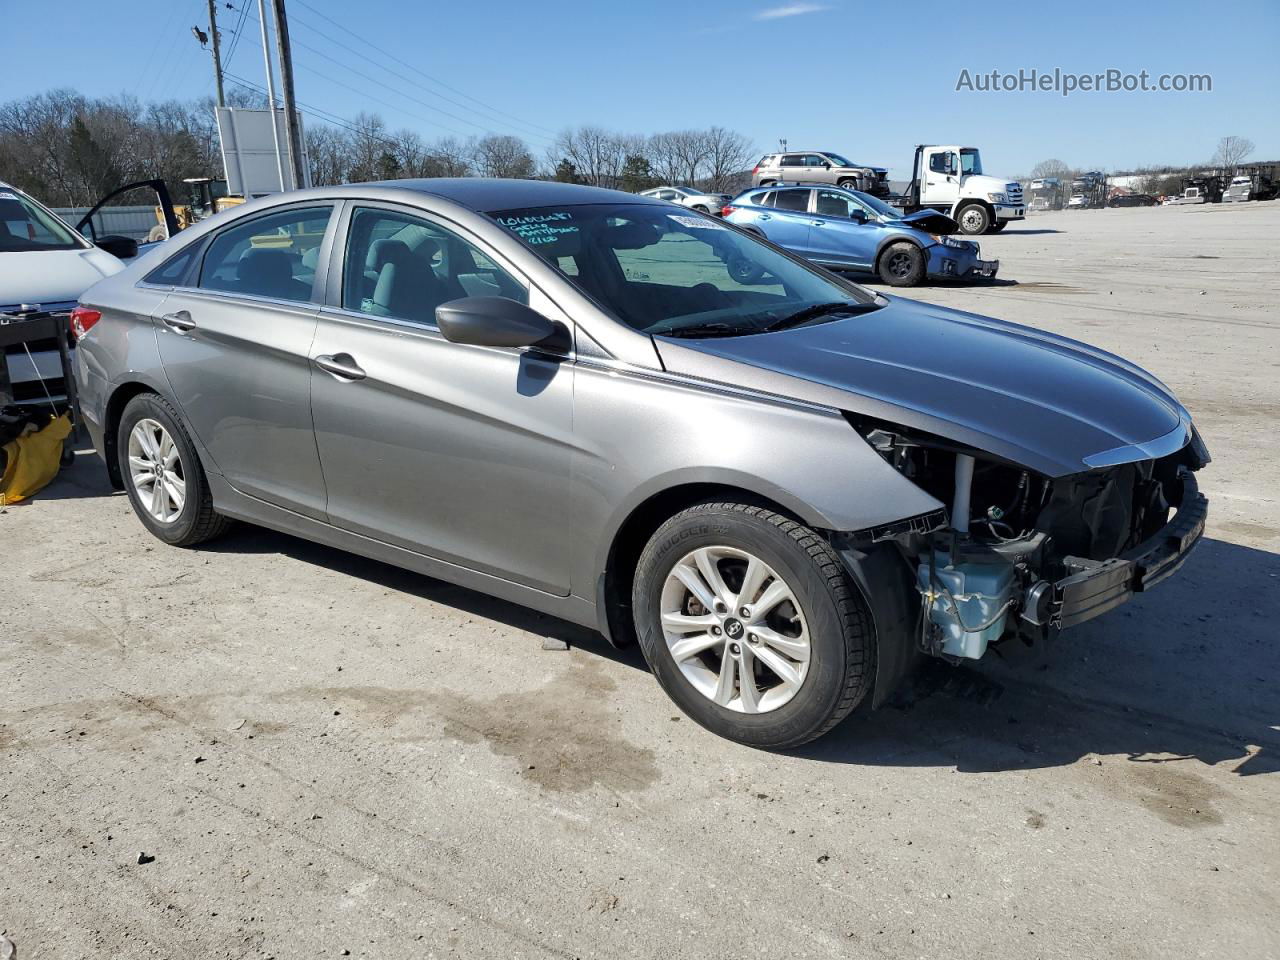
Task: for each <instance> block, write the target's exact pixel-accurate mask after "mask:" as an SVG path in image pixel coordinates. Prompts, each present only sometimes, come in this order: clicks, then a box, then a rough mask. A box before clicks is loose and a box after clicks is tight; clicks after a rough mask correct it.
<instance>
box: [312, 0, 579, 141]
mask: <svg viewBox="0 0 1280 960" xmlns="http://www.w3.org/2000/svg"><path fill="white" fill-rule="evenodd" d="M296 2H297V3H298V4H299V5H301V6H304V7H306V8H307V9H308V10H310V11H311V12H312V13H314V14H315V15H316V16H318V17H320V18H321V19H323V20H327V21H328V22H329V23H331V24H333V25H334V26H335V27H337V28H338V29H339V30H341V31H343V32H344V33H347V34H349V35H351V36H352V37H354V38H355V39H357V40H359V41H360V42H361V43H363V44H365V45H366V46H368V47H370V48H372V49H374V50H376V51H378V53H380V54H382V55H383V56H384V57H390V58H391V59H392V60H394V61H395V62H396V63H398V64H400V65H401V66H402V67H407V68H408V69H410V70H412V71H413V72H414V73H416V74H418V75H419V76H423V77H426V78H427V79H428V80H430V81H431V82H432V83H436V84H439V85H440V86H442V87H444V88H445V89H446V90H449V91H451V92H453V93H456V94H457V95H458V96H460V97H466V98H467V99H468V100H470V101H471V102H472V103H477V104H479V105H480V106H482V107H484V108H485V109H486V110H489V111H490V112H492V113H497V114H501V115H502V116H504V117H508V118H510V119H512V120H515V121H516V122H517V123H521V124H524V125H525V126H529V127H533V128H534V129H535V130H542V131H543V132H544V133H549V134H551V135H552V136H555V135H556V131H554V130H551V129H548V128H547V127H543V126H540V125H539V124H536V123H532V122H530V121H528V120H522V119H521V118H519V117H517V116H516V115H515V114H512V113H508V112H507V111H505V110H499V109H498V108H497V107H495V106H492V105H491V104H487V103H485V102H484V101H483V100H477V99H476V98H475V97H473V96H471V94H469V93H464V92H463V91H461V90H459V89H458V88H457V87H451V86H449V84H447V83H445V82H444V81H443V80H441V79H439V78H438V77H433V76H432V75H431V74H429V73H426V72H424V71H422V70H420V69H419V68H418V67H415V66H414V65H413V64H412V63H406V62H405V61H404V60H401V59H400V58H399V57H397V56H396V55H395V54H394V53H391V52H390V51H388V50H384V49H383V48H382V47H379V46H378V45H377V44H376V43H374V42H373V41H371V40H366V39H365V38H364V37H362V36H360V34H358V33H356V32H355V31H354V30H352V29H351V28H350V27H345V26H343V25H342V24H340V23H338V21H337V20H334V19H333V18H332V17H330V16H328V15H327V14H324V13H321V12H320V11H319V10H317V9H316V8H315V7H313V6H311V4H309V3H307V2H306V0H296ZM309 29H312V30H314V29H315V27H310V28H309ZM383 69H386V68H385V67H384V68H383ZM437 96H438V94H437Z"/></svg>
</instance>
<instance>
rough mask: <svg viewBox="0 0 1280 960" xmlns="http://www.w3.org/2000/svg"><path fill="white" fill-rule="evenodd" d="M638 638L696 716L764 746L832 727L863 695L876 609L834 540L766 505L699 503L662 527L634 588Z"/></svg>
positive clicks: (784, 744)
mask: <svg viewBox="0 0 1280 960" xmlns="http://www.w3.org/2000/svg"><path fill="white" fill-rule="evenodd" d="M632 602H633V610H634V613H635V621H636V630H637V634H638V636H639V640H640V646H641V649H642V650H643V651H644V655H645V659H646V660H647V661H648V663H649V666H650V669H652V670H653V673H654V675H655V676H656V677H657V679H658V683H659V684H661V686H662V688H663V689H664V690H665V691H666V692H667V694H668V695H669V696H670V697H671V699H672V700H674V701H675V703H676V705H677V706H678V707H679V708H680V709H681V710H683V711H684V713H685V714H687V715H688V716H689V717H691V718H692V719H693V720H695V721H696V722H697V723H699V724H701V725H702V726H704V727H706V728H707V729H708V730H710V731H712V732H713V733H716V734H719V735H720V736H722V737H725V738H727V739H729V740H734V741H737V742H738V743H743V744H747V745H748V746H753V747H762V748H766V749H785V748H789V747H796V746H799V745H800V744H802V743H807V742H808V741H810V740H813V739H815V738H817V737H820V736H822V735H823V734H824V733H826V732H828V731H829V730H830V729H831V728H832V727H834V726H835V725H836V724H837V723H839V722H840V721H841V720H843V719H844V718H845V717H846V716H848V714H849V713H850V711H852V710H853V709H854V707H856V706H857V705H858V703H859V702H861V701H862V699H863V698H864V697H865V696H866V694H867V691H868V690H869V689H870V687H871V682H872V677H873V675H874V666H875V663H874V661H875V635H874V628H873V627H872V625H871V616H870V613H869V611H868V610H867V607H866V603H865V601H864V600H863V599H862V595H861V594H860V593H858V591H857V589H856V588H855V587H854V585H853V584H852V582H851V581H850V580H849V577H848V576H847V574H846V573H845V570H844V567H843V565H842V564H841V562H840V559H839V557H837V556H836V554H835V552H834V551H833V550H832V548H831V546H830V545H829V544H828V543H827V541H826V540H824V539H823V538H822V537H821V536H819V535H818V534H816V533H815V532H814V531H812V530H810V529H809V528H808V527H805V526H803V525H801V524H799V523H796V522H795V521H792V520H788V519H787V518H786V517H783V516H781V515H780V514H777V513H774V512H772V511H770V510H767V509H765V508H763V507H757V506H751V505H747V504H741V503H703V504H698V505H697V506H694V507H690V508H689V509H687V510H684V511H682V512H680V513H678V514H676V515H675V516H674V517H672V518H671V519H670V520H668V521H667V522H666V523H664V524H663V525H662V526H661V527H659V528H658V530H657V532H655V533H654V535H653V537H652V538H651V539H650V540H649V543H648V544H647V545H646V546H645V549H644V552H643V553H642V554H641V556H640V560H639V563H638V565H637V569H636V577H635V582H634V585H633V590H632Z"/></svg>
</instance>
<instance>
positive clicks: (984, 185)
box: [901, 145, 1027, 235]
mask: <svg viewBox="0 0 1280 960" xmlns="http://www.w3.org/2000/svg"><path fill="white" fill-rule="evenodd" d="M902 200H903V203H902V204H901V205H902V207H903V209H905V210H906V212H907V213H915V212H916V211H917V210H926V209H931V210H937V211H938V212H940V213H945V214H946V215H947V216H949V217H951V219H952V220H954V221H956V223H958V224H959V225H960V232H961V233H967V234H971V235H972V234H979V233H999V232H1000V231H1001V230H1003V229H1004V228H1005V226H1007V225H1008V224H1009V222H1010V221H1012V220H1023V219H1025V218H1026V216H1027V208H1026V205H1025V204H1024V203H1023V202H1022V184H1020V183H1018V182H1017V181H1016V180H1002V179H1000V178H999V177H989V176H987V175H986V174H984V173H983V172H982V157H981V156H980V155H979V153H978V149H977V148H976V147H956V146H923V145H922V146H918V147H916V155H915V161H914V163H913V165H912V172H911V185H910V186H908V187H907V192H906V194H905V196H904V197H903V198H902Z"/></svg>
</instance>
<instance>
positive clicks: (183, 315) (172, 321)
mask: <svg viewBox="0 0 1280 960" xmlns="http://www.w3.org/2000/svg"><path fill="white" fill-rule="evenodd" d="M160 322H161V323H163V324H164V325H165V326H166V327H168V328H169V329H170V330H176V331H178V332H179V333H186V332H187V331H188V330H194V329H195V328H196V322H195V321H194V320H192V319H191V314H189V313H187V311H185V310H179V311H178V312H177V313H166V314H164V315H163V316H162V317H161V318H160Z"/></svg>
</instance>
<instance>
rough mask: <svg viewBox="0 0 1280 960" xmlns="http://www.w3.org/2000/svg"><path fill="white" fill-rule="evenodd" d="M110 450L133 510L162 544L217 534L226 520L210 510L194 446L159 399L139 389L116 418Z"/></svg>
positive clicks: (210, 501) (193, 541) (186, 544)
mask: <svg viewBox="0 0 1280 960" xmlns="http://www.w3.org/2000/svg"><path fill="white" fill-rule="evenodd" d="M116 451H117V455H118V456H119V460H120V475H121V477H123V478H124V488H125V491H126V492H127V493H128V494H129V502H130V503H131V504H132V505H133V512H134V513H136V514H137V515H138V519H139V520H141V521H142V524H143V526H145V527H146V528H147V529H148V530H150V531H151V532H152V533H153V534H155V536H156V537H158V538H159V539H161V540H163V541H164V542H165V543H168V544H171V545H172V546H175V547H190V546H194V545H196V544H198V543H204V542H205V541H206V540H212V539H213V538H214V537H217V536H220V535H221V534H222V533H223V532H225V531H226V529H227V528H228V527H229V526H230V525H231V520H229V519H228V518H226V517H224V516H222V515H221V514H219V513H217V512H215V511H214V509H213V497H212V496H211V495H210V493H209V483H208V480H206V478H205V475H204V468H203V467H202V466H201V465H200V458H199V456H198V455H197V453H196V450H195V446H194V445H193V444H192V442H191V438H190V437H189V436H188V435H187V431H186V429H185V428H184V427H183V425H182V420H181V419H180V418H179V416H178V413H177V411H176V410H174V409H173V407H172V406H170V405H169V403H168V401H166V400H165V399H164V398H162V397H160V396H158V395H157V394H154V393H142V394H139V395H138V396H136V397H134V398H133V399H132V400H130V401H129V402H128V404H127V405H126V406H125V408H124V412H123V414H121V417H120V426H119V428H118V432H117V434H116Z"/></svg>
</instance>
